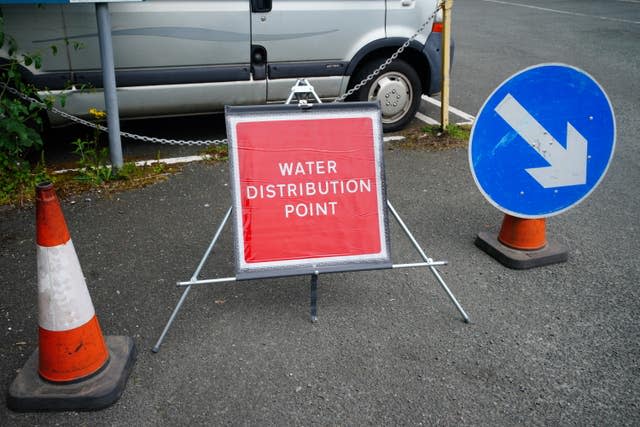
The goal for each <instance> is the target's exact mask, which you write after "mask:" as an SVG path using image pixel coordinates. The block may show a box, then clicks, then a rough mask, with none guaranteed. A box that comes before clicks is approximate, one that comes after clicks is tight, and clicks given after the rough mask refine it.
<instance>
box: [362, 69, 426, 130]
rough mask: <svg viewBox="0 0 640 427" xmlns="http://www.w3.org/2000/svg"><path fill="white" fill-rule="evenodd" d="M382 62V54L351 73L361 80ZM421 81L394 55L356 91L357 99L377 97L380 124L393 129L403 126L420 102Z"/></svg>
mask: <svg viewBox="0 0 640 427" xmlns="http://www.w3.org/2000/svg"><path fill="white" fill-rule="evenodd" d="M383 62H384V58H381V59H374V60H372V61H370V62H367V63H366V64H365V65H364V66H363V67H362V68H361V69H360V70H359V71H358V72H357V73H356V74H355V75H354V77H353V84H354V85H355V84H358V83H360V82H361V81H362V80H363V79H365V78H366V77H367V76H368V75H369V74H371V73H372V72H373V71H374V70H375V69H377V68H378V67H379V66H380V65H381V64H382V63H383ZM421 94H422V84H421V83H420V78H419V77H418V73H416V71H415V70H414V69H413V67H411V65H409V64H408V63H407V62H405V61H403V60H401V59H396V60H395V61H393V62H392V63H391V64H389V65H387V67H386V68H385V69H384V70H382V72H381V73H380V74H379V75H377V76H376V77H374V78H373V79H372V80H371V81H370V82H369V83H367V84H366V85H364V86H363V87H362V88H360V90H359V91H358V92H356V93H355V95H354V97H353V99H354V100H357V101H380V109H381V112H382V127H383V129H384V131H385V132H393V131H396V130H400V129H402V128H403V127H405V126H406V125H407V124H408V123H409V122H410V121H411V120H412V119H413V117H414V116H415V114H416V112H417V111H418V107H419V106H420V96H421Z"/></svg>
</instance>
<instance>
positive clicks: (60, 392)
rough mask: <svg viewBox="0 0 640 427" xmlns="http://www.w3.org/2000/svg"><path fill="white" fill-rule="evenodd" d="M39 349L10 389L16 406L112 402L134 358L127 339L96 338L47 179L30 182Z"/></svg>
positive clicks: (93, 316)
mask: <svg viewBox="0 0 640 427" xmlns="http://www.w3.org/2000/svg"><path fill="white" fill-rule="evenodd" d="M36 229H37V260H38V329H39V333H38V336H39V348H38V350H36V351H35V352H34V353H33V355H32V356H31V357H30V358H29V360H28V361H27V363H26V365H25V366H24V368H23V369H22V370H21V371H20V373H19V374H18V376H17V377H16V379H15V380H14V382H13V384H12V385H11V387H10V389H9V396H8V399H7V404H8V406H9V408H10V409H13V410H16V411H31V410H60V411H64V410H89V409H100V408H104V407H107V406H109V405H111V404H113V403H114V402H115V401H117V400H118V399H119V398H120V395H121V394H122V392H123V391H124V386H125V384H126V380H127V378H128V376H129V373H130V372H131V369H132V368H133V363H134V361H135V355H136V351H135V346H134V343H133V340H132V339H131V338H129V337H123V336H111V337H106V340H105V337H103V335H102V331H101V329H100V325H99V323H98V318H97V317H96V314H95V310H94V308H93V303H92V302H91V297H90V295H89V291H88V289H87V285H86V282H85V279H84V276H83V274H82V269H81V268H80V262H79V261H78V257H77V255H76V252H75V249H74V247H73V242H72V241H71V237H70V235H69V231H68V229H67V225H66V222H65V220H64V216H63V214H62V210H61V208H60V203H59V201H58V198H57V197H56V193H55V190H54V188H53V185H52V184H51V183H42V184H39V185H38V186H37V187H36Z"/></svg>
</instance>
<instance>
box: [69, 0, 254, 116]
mask: <svg viewBox="0 0 640 427" xmlns="http://www.w3.org/2000/svg"><path fill="white" fill-rule="evenodd" d="M63 10H64V19H65V22H66V27H67V31H68V39H69V40H70V41H71V42H78V43H79V44H80V45H81V47H80V49H77V50H76V49H72V50H71V52H70V56H71V65H72V68H73V73H74V77H75V81H76V83H89V84H90V85H92V86H94V87H101V86H102V80H101V72H100V69H101V67H100V54H99V46H98V37H97V24H96V17H95V7H94V5H93V4H71V5H68V6H64V7H63ZM109 11H110V13H111V26H112V36H113V50H114V61H115V66H116V80H117V84H118V97H119V103H120V106H121V112H123V113H124V115H125V116H126V115H127V110H132V109H139V108H140V107H139V104H140V103H141V102H144V103H145V104H148V105H147V106H145V107H144V108H147V109H148V113H149V115H152V114H153V115H155V114H164V113H166V114H183V113H184V114H189V113H195V112H203V111H212V110H214V109H220V108H222V107H223V106H224V104H225V103H227V104H228V103H235V104H247V103H263V102H264V101H265V98H266V83H265V82H262V83H260V82H252V81H251V77H250V57H249V47H250V41H251V40H250V12H249V0H220V1H166V0H146V1H144V2H133V3H126V2H125V3H119V2H118V3H111V4H110V5H109ZM127 88H130V89H127ZM134 91H138V92H143V94H141V93H136V94H133V93H132V92H134ZM129 94H131V99H128V98H127V97H128V95H129ZM141 96H143V97H144V98H143V97H141ZM230 100H231V101H232V102H229V101H230ZM136 104H137V105H136ZM135 115H139V114H135Z"/></svg>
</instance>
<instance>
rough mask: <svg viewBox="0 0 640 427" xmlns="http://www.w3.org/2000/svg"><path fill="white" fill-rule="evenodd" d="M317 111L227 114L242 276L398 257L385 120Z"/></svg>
mask: <svg viewBox="0 0 640 427" xmlns="http://www.w3.org/2000/svg"><path fill="white" fill-rule="evenodd" d="M367 105H368V104H367ZM317 107H324V106H320V105H316V106H314V107H313V108H314V111H313V112H304V111H302V110H300V108H299V107H297V106H286V107H284V106H277V107H271V108H275V109H276V110H274V111H272V112H271V113H270V114H268V117H265V116H264V114H256V112H258V113H260V112H262V111H264V110H263V109H262V108H258V107H249V108H248V109H246V108H245V109H242V110H243V111H246V114H234V111H236V110H238V109H234V108H229V109H228V110H227V122H228V130H229V131H230V132H228V134H229V135H230V138H229V148H230V152H231V163H232V180H233V192H234V210H235V223H236V236H237V242H236V246H237V251H236V256H237V261H238V262H237V264H238V271H239V272H240V273H242V272H250V271H253V272H257V271H259V272H261V273H260V274H259V276H279V275H286V274H306V273H308V272H314V271H319V272H320V271H341V270H352V269H357V268H358V267H360V268H371V267H370V266H369V267H364V266H361V265H360V264H362V263H367V264H370V263H372V262H374V263H380V262H385V261H388V260H389V251H388V242H387V228H386V215H385V213H386V206H385V199H384V180H383V173H382V150H381V130H380V129H381V127H380V122H379V113H378V111H377V109H375V108H369V109H368V111H359V112H358V113H357V114H354V113H353V112H352V111H350V110H346V109H344V108H341V109H338V110H335V111H331V109H329V111H327V110H325V109H322V110H321V109H319V108H317ZM263 108H267V109H269V108H270V107H263ZM316 109H317V110H320V111H316ZM334 109H335V107H334ZM266 111H271V110H266ZM252 112H253V113H252ZM278 112H279V114H278Z"/></svg>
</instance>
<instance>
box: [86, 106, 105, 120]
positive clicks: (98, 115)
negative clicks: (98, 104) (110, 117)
mask: <svg viewBox="0 0 640 427" xmlns="http://www.w3.org/2000/svg"><path fill="white" fill-rule="evenodd" d="M89 115H90V116H91V117H93V118H94V119H96V120H102V119H105V118H106V117H107V113H105V112H104V111H100V110H98V109H97V108H89Z"/></svg>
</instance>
